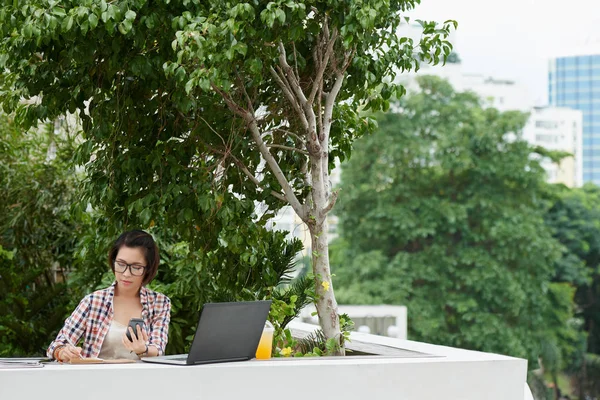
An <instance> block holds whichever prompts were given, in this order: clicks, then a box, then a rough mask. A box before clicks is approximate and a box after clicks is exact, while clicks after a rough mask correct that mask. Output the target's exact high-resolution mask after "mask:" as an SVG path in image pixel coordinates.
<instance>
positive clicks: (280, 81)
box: [269, 67, 309, 131]
mask: <svg viewBox="0 0 600 400" xmlns="http://www.w3.org/2000/svg"><path fill="white" fill-rule="evenodd" d="M269 70H270V71H271V75H272V76H273V79H275V81H276V82H277V84H278V85H279V87H280V88H281V91H282V92H283V94H284V95H285V97H287V99H288V101H289V102H290V104H291V105H292V107H293V108H294V110H295V111H296V113H297V114H298V117H299V118H300V121H301V122H302V125H304V128H305V129H306V130H307V131H308V130H309V125H308V121H307V120H306V116H305V115H304V112H302V108H301V107H300V104H298V101H297V100H296V97H295V96H294V94H293V93H292V88H291V87H289V84H288V83H287V82H284V81H283V79H282V78H281V76H279V74H278V73H277V71H275V69H274V68H273V67H271V68H270V69H269Z"/></svg>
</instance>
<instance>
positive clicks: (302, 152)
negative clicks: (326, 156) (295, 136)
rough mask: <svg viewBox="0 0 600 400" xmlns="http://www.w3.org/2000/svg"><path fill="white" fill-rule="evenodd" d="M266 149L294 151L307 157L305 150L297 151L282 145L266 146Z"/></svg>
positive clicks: (294, 148)
mask: <svg viewBox="0 0 600 400" xmlns="http://www.w3.org/2000/svg"><path fill="white" fill-rule="evenodd" d="M267 147H273V148H276V149H283V150H289V151H295V152H298V153H301V154H304V155H305V156H307V155H308V151H306V150H302V149H298V148H296V147H289V146H284V145H281V144H268V145H267Z"/></svg>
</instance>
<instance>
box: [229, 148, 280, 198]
mask: <svg viewBox="0 0 600 400" xmlns="http://www.w3.org/2000/svg"><path fill="white" fill-rule="evenodd" d="M229 156H230V157H231V158H232V159H233V162H234V163H235V164H236V165H237V166H238V168H239V169H240V170H242V172H243V173H244V174H246V176H247V177H248V178H249V179H250V180H251V181H252V182H253V183H254V184H255V185H256V186H257V187H259V188H260V187H262V185H261V184H260V181H259V180H258V179H256V177H255V176H254V175H252V172H250V171H249V170H248V168H247V167H246V166H245V165H244V163H243V162H242V161H240V160H239V159H238V158H237V157H235V156H233V155H231V154H229ZM271 195H272V196H273V197H275V198H277V199H279V200H281V201H283V202H284V203H287V202H288V201H287V200H286V198H285V196H284V195H282V194H281V193H279V192H276V191H275V190H271Z"/></svg>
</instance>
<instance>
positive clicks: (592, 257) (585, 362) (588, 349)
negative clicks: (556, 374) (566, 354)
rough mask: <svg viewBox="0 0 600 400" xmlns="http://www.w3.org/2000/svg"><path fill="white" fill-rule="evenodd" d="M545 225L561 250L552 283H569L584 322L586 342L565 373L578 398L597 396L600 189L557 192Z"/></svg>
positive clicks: (578, 312) (589, 185) (595, 187)
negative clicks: (571, 380)
mask: <svg viewBox="0 0 600 400" xmlns="http://www.w3.org/2000/svg"><path fill="white" fill-rule="evenodd" d="M553 200H554V204H553V206H552V208H551V209H550V210H548V213H547V214H546V223H547V224H548V226H549V227H550V228H551V229H552V230H553V233H554V237H555V238H556V239H557V240H559V241H560V242H561V243H562V244H563V246H564V249H563V252H562V257H561V258H560V259H559V260H558V261H557V263H556V275H555V277H554V280H555V281H562V282H570V283H571V284H572V285H573V287H574V288H575V289H576V294H575V302H576V304H577V308H576V310H577V313H576V315H577V316H578V317H579V318H580V319H581V320H582V321H583V323H582V330H583V331H584V332H585V333H586V336H587V337H586V338H584V339H583V340H582V343H581V344H580V345H579V349H578V351H577V352H574V356H573V357H570V359H569V363H568V365H567V367H568V368H567V372H569V373H570V374H571V375H572V376H573V378H574V379H573V380H574V383H575V386H576V387H578V388H579V391H580V392H579V394H578V395H579V396H580V397H581V398H584V397H585V396H586V395H587V396H591V397H594V396H598V394H599V393H600V391H599V390H598V387H597V385H596V386H595V385H594V382H599V381H600V375H599V370H598V368H597V366H598V355H599V354H600V329H599V325H600V318H599V315H600V293H599V288H600V274H599V273H598V271H599V269H598V267H599V266H600V208H598V202H599V201H600V189H598V187H597V186H596V185H593V184H586V185H584V186H583V187H582V188H577V189H568V188H558V189H557V190H556V193H554V197H553Z"/></svg>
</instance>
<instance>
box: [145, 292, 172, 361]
mask: <svg viewBox="0 0 600 400" xmlns="http://www.w3.org/2000/svg"><path fill="white" fill-rule="evenodd" d="M154 308H155V313H154V318H153V320H152V330H151V331H150V337H149V338H148V356H159V355H162V354H165V347H167V342H168V341H169V322H170V321H171V300H169V298H168V297H167V296H165V295H160V296H159V297H158V298H157V299H156V303H154Z"/></svg>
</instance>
